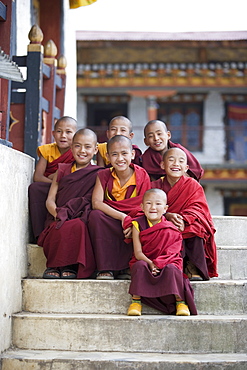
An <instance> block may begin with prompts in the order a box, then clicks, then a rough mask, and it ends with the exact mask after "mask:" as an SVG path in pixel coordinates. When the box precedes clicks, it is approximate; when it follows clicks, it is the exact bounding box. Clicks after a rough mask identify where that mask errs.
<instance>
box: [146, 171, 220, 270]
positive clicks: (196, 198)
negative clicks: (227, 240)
mask: <svg viewBox="0 0 247 370" xmlns="http://www.w3.org/2000/svg"><path fill="white" fill-rule="evenodd" d="M151 185H152V188H159V189H162V190H164V191H165V192H166V194H167V204H168V212H171V213H178V214H180V215H181V216H182V217H183V219H184V221H185V229H184V231H183V232H182V235H183V238H184V239H186V238H191V237H193V236H198V237H200V238H202V239H203V240H204V248H205V255H206V258H207V260H208V272H209V276H210V277H214V276H218V274H217V251H216V244H215V240H214V233H215V231H216V230H215V228H214V224H213V220H212V216H211V214H210V211H209V208H208V204H207V200H206V197H205V194H204V190H203V188H202V186H201V185H200V184H199V183H198V182H197V181H195V180H194V179H192V178H190V177H185V176H182V177H181V178H180V180H179V181H178V182H177V183H176V184H175V185H174V186H173V187H171V186H170V184H169V183H168V181H167V179H166V177H164V178H162V179H159V180H157V181H153V182H152V183H151Z"/></svg>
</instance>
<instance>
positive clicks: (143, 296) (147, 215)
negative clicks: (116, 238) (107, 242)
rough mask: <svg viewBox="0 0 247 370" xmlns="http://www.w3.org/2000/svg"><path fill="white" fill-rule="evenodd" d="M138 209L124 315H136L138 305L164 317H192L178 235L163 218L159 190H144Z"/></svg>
mask: <svg viewBox="0 0 247 370" xmlns="http://www.w3.org/2000/svg"><path fill="white" fill-rule="evenodd" d="M141 207H142V210H143V212H144V215H142V216H140V217H138V218H137V219H135V220H133V221H132V224H133V231H132V234H133V244H134V256H133V257H132V259H131V261H130V267H131V284H130V287H129V293H130V294H132V303H131V304H130V306H129V309H128V313H127V315H128V316H140V315H141V311H142V305H141V302H144V303H145V304H147V305H149V306H151V307H154V308H156V309H158V310H160V311H162V312H163V313H165V314H168V315H169V314H170V315H171V314H176V315H177V316H189V315H190V312H191V313H192V314H194V315H195V314H196V308H195V303H194V296H193V290H192V287H191V285H190V281H189V279H188V278H187V279H186V278H185V277H184V275H183V259H182V257H181V247H182V236H181V233H180V232H179V230H178V228H177V227H176V226H174V225H173V223H172V222H169V221H167V220H166V219H165V217H164V216H163V215H164V213H165V212H166V210H167V208H168V206H167V204H166V194H165V193H164V192H163V191H162V190H160V189H150V190H147V191H146V193H145V194H144V196H143V200H142V204H141ZM185 301H186V303H185ZM188 305H189V307H190V308H189V307H188Z"/></svg>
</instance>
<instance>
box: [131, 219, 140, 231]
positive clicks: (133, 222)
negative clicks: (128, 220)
mask: <svg viewBox="0 0 247 370" xmlns="http://www.w3.org/2000/svg"><path fill="white" fill-rule="evenodd" d="M132 225H133V226H134V227H135V228H136V230H137V231H139V232H140V228H139V224H138V222H137V221H132Z"/></svg>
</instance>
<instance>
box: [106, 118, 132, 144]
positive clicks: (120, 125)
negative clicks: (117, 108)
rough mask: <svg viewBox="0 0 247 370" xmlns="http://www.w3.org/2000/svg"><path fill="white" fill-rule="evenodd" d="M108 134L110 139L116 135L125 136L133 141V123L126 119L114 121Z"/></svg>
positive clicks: (115, 119)
mask: <svg viewBox="0 0 247 370" xmlns="http://www.w3.org/2000/svg"><path fill="white" fill-rule="evenodd" d="M106 134H107V137H108V139H111V138H112V137H113V136H116V135H123V136H126V137H128V138H129V139H132V138H133V136H134V134H133V132H131V122H130V120H129V119H128V118H126V117H122V118H120V117H119V118H114V119H112V120H111V122H110V124H109V129H108V130H107V132H106Z"/></svg>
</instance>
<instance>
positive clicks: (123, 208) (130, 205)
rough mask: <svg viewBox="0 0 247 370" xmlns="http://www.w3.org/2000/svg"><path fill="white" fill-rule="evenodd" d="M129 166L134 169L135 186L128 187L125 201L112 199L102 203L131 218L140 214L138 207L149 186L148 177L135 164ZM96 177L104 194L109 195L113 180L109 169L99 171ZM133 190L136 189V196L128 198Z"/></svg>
mask: <svg viewBox="0 0 247 370" xmlns="http://www.w3.org/2000/svg"><path fill="white" fill-rule="evenodd" d="M130 166H131V167H132V168H133V169H134V171H135V174H136V185H130V186H129V187H128V189H127V192H126V196H125V199H123V200H119V201H116V200H115V199H114V198H113V197H112V200H110V199H104V202H105V203H106V204H108V205H109V206H110V207H112V208H114V209H116V210H118V211H120V212H124V213H126V214H128V215H129V216H131V217H135V216H137V215H138V214H140V213H142V211H141V207H140V205H141V203H142V197H143V195H144V193H145V191H147V190H148V189H150V187H151V184H150V180H149V176H148V174H147V172H146V171H145V170H144V169H143V168H141V167H140V166H138V165H135V164H130ZM98 177H99V179H100V182H101V185H102V187H103V190H104V192H105V191H106V190H107V191H108V193H109V194H110V195H111V192H112V188H113V180H114V178H113V176H112V174H111V169H110V168H106V169H104V170H102V171H99V173H98ZM135 188H136V193H137V196H136V197H133V198H130V196H131V194H132V193H133V191H134V189H135Z"/></svg>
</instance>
